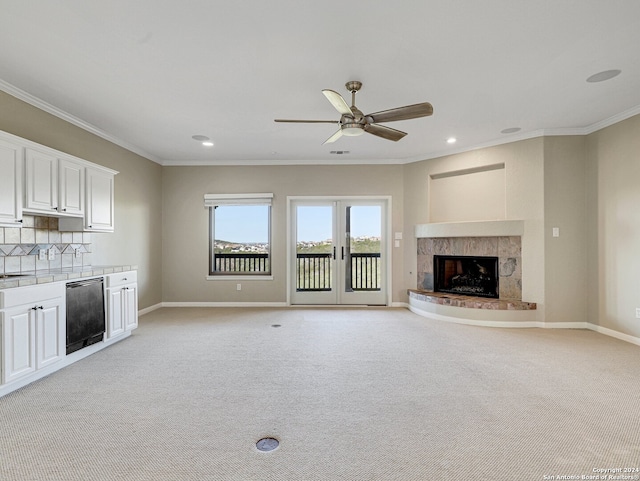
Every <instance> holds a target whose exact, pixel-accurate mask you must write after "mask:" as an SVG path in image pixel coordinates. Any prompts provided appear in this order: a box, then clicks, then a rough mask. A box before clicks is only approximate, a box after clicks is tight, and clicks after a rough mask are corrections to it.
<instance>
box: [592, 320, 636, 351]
mask: <svg viewBox="0 0 640 481" xmlns="http://www.w3.org/2000/svg"><path fill="white" fill-rule="evenodd" d="M587 329H591V330H592V331H596V332H599V333H600V334H604V335H605V336H609V337H615V338H616V339H620V340H621V341H626V342H630V343H631V344H635V345H636V346H640V337H635V336H631V335H629V334H624V333H622V332H618V331H614V330H613V329H609V328H608V327H602V326H598V325H596V324H587Z"/></svg>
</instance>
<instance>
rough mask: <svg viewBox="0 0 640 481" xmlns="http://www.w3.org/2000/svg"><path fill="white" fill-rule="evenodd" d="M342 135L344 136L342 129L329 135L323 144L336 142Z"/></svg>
mask: <svg viewBox="0 0 640 481" xmlns="http://www.w3.org/2000/svg"><path fill="white" fill-rule="evenodd" d="M340 137H342V129H340V130H338V131H337V132H336V133H335V134H333V135H332V136H331V137H329V138H328V139H327V140H325V141H324V142H323V143H322V145H324V144H331V143H333V142H335V141H336V140H338V139H339V138H340Z"/></svg>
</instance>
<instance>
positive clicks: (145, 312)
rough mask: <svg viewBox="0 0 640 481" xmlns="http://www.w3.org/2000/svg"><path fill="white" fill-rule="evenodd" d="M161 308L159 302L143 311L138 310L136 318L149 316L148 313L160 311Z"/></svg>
mask: <svg viewBox="0 0 640 481" xmlns="http://www.w3.org/2000/svg"><path fill="white" fill-rule="evenodd" d="M161 307H162V302H159V303H158V304H154V305H153V306H149V307H145V308H144V309H140V310H139V311H138V316H144V315H145V314H149V313H150V312H153V311H155V310H157V309H160V308H161Z"/></svg>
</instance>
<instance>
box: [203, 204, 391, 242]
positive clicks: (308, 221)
mask: <svg viewBox="0 0 640 481" xmlns="http://www.w3.org/2000/svg"><path fill="white" fill-rule="evenodd" d="M380 210H381V208H380V206H352V207H351V236H352V237H363V236H374V237H380V233H381V214H380ZM332 211H333V209H332V206H330V205H327V206H298V207H297V214H298V219H297V222H298V229H297V232H298V239H297V240H298V241H323V240H327V239H330V238H331V224H332V223H331V215H332ZM267 213H268V207H267V206H220V207H218V208H217V209H216V211H215V228H216V231H215V238H216V239H218V240H225V241H229V242H246V243H266V242H268V238H269V221H268V216H267Z"/></svg>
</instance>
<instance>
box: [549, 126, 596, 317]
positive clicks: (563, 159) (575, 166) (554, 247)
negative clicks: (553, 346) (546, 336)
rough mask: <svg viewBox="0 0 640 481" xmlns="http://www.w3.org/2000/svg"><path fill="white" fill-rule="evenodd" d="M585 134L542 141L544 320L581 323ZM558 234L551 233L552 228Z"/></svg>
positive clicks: (584, 282)
mask: <svg viewBox="0 0 640 481" xmlns="http://www.w3.org/2000/svg"><path fill="white" fill-rule="evenodd" d="M585 140H586V139H585V137H583V136H580V137H574V136H564V137H546V138H545V140H544V206H545V209H544V216H545V217H544V225H545V228H544V237H545V258H544V259H545V262H544V269H545V316H546V317H545V320H546V321H547V322H585V321H586V314H587V306H586V305H587V297H586V295H587V261H586V259H587V257H586V256H587V228H586V222H587V209H586V199H587V198H586V170H585V168H586V158H585ZM554 228H558V229H559V234H560V235H559V237H553V229H554Z"/></svg>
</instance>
